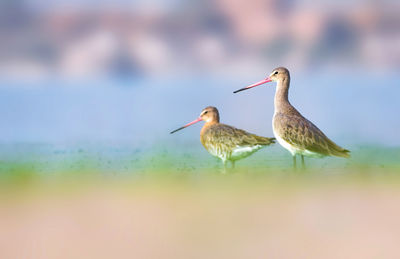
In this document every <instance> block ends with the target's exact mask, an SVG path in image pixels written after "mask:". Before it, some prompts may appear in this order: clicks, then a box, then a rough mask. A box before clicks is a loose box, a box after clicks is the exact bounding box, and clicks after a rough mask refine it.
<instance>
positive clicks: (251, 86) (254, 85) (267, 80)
mask: <svg viewBox="0 0 400 259" xmlns="http://www.w3.org/2000/svg"><path fill="white" fill-rule="evenodd" d="M271 81H272V80H271V79H270V78H269V77H267V78H265V79H264V80H261V81H260V82H257V83H255V84H252V85H249V86H246V87H244V88H241V89H239V90H236V91H234V92H233V93H234V94H235V93H238V92H241V91H244V90H248V89H250V88H253V87H256V86H259V85H262V84H265V83H268V82H271Z"/></svg>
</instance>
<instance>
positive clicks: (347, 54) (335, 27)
mask: <svg viewBox="0 0 400 259" xmlns="http://www.w3.org/2000/svg"><path fill="white" fill-rule="evenodd" d="M399 6H400V4H399V2H398V1H395V0H384V1H373V0H371V1H361V0H353V1H319V2H318V1H317V2H314V1H305V0H283V1H278V0H254V1H251V3H249V2H248V1H245V0H235V1H226V0H214V1H211V0H206V1H181V0H152V1H144V0H134V1H127V0H113V1H108V0H102V1H94V0H79V1H78V0H74V1H64V0H56V1H54V0H52V1H50V0H3V1H1V3H0V34H1V39H2V40H1V42H0V91H1V94H0V98H1V100H0V105H1V108H0V117H1V118H2V126H1V127H0V140H1V141H3V142H4V141H5V142H21V141H22V142H24V141H30V142H68V143H70V142H79V141H106V142H108V141H117V142H131V143H137V142H138V141H143V142H144V143H147V144H149V143H154V142H159V141H160V139H163V140H164V139H171V137H170V136H168V135H167V133H168V132H169V131H170V130H171V129H173V128H176V127H177V126H180V125H181V124H183V123H186V122H187V121H191V120H192V119H193V118H196V117H197V115H198V114H199V113H200V111H201V109H202V108H204V107H205V106H208V105H214V106H216V107H217V108H219V109H220V112H221V117H222V120H223V121H224V122H225V123H228V124H232V125H235V126H237V127H240V128H244V129H247V130H249V131H255V132H257V133H259V134H262V135H271V134H272V130H271V125H270V124H271V123H270V122H271V117H272V109H273V104H272V101H273V93H274V87H264V88H263V89H256V90H253V91H251V92H246V93H243V94H237V95H233V94H232V91H233V90H235V89H238V88H241V87H243V86H245V85H247V84H249V83H253V82H255V81H258V80H260V79H262V78H264V77H265V76H266V75H268V74H269V73H270V72H271V70H272V69H273V68H274V67H277V66H286V67H288V68H289V70H290V71H291V73H292V88H291V100H292V102H293V103H294V104H295V106H297V107H298V108H299V110H300V111H302V112H303V113H304V115H306V117H308V118H309V119H311V120H312V121H314V122H315V123H316V124H317V125H319V126H320V128H322V129H323V130H325V131H326V132H327V134H328V135H329V136H331V137H332V138H334V139H338V138H339V142H340V143H342V144H344V145H345V144H346V143H347V142H348V141H351V142H355V143H361V142H368V143H373V144H383V145H396V146H397V145H399V144H400V135H399V134H398V129H399V128H400V120H399V119H398V116H396V111H399V110H400V105H399V104H398V101H397V100H398V98H397V96H399V91H400V90H399V89H400V87H399V74H398V71H399V68H400V48H399V45H400V16H399V15H398V14H399V10H400V7H399ZM269 86H271V85H269ZM266 88H267V89H266ZM188 131H189V132H185V133H183V132H181V133H180V135H179V136H173V138H174V140H177V139H178V138H186V139H187V140H191V139H196V141H197V140H198V134H197V133H198V131H199V126H197V129H190V130H188ZM340 138H342V140H343V141H340ZM344 141H346V142H344Z"/></svg>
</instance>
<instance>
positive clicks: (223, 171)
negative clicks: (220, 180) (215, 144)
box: [222, 160, 227, 174]
mask: <svg viewBox="0 0 400 259" xmlns="http://www.w3.org/2000/svg"><path fill="white" fill-rule="evenodd" d="M222 164H224V169H223V170H222V173H223V174H226V168H227V166H226V164H227V162H226V160H222Z"/></svg>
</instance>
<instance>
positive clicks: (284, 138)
mask: <svg viewBox="0 0 400 259" xmlns="http://www.w3.org/2000/svg"><path fill="white" fill-rule="evenodd" d="M268 82H276V83H277V85H276V91H275V98H274V116H273V119H272V128H273V132H274V135H275V138H276V140H277V141H278V143H279V144H280V145H281V146H282V147H284V148H285V149H287V150H288V151H289V152H290V153H291V154H292V156H293V168H294V169H297V164H296V155H300V156H301V162H302V168H303V169H305V162H304V156H308V157H325V156H337V157H344V158H349V157H350V151H349V150H347V149H344V148H342V147H340V146H338V145H337V144H335V143H334V142H333V141H332V140H330V139H329V138H328V137H327V136H326V135H325V134H324V133H323V132H322V131H321V130H320V129H319V128H318V127H317V126H315V125H314V124H313V123H312V122H311V121H309V120H308V119H306V118H305V117H304V116H303V115H301V114H300V112H299V111H298V110H297V109H296V108H295V107H293V105H292V104H290V102H289V86H290V73H289V70H288V69H287V68H285V67H278V68H275V69H274V70H272V72H271V74H270V75H269V76H268V77H267V78H266V79H264V80H261V81H259V82H257V83H254V84H252V85H249V86H247V87H244V88H241V89H239V90H236V91H234V92H233V93H237V92H240V91H244V90H248V89H250V88H253V87H256V86H258V85H262V84H265V83H268Z"/></svg>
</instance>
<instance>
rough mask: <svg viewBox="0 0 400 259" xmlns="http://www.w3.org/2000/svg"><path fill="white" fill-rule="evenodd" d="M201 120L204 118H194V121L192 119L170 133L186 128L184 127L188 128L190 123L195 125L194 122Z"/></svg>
mask: <svg viewBox="0 0 400 259" xmlns="http://www.w3.org/2000/svg"><path fill="white" fill-rule="evenodd" d="M199 121H202V118H200V117H199V118H197V119H196V120H194V121H192V122H189V123H188V124H186V125H184V126H182V127H180V128H179V129H176V130H173V131H171V132H170V133H169V134H172V133H175V132H177V131H179V130H181V129H184V128H186V127H189V126H190V125H193V124H195V123H197V122H199Z"/></svg>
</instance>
